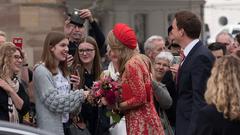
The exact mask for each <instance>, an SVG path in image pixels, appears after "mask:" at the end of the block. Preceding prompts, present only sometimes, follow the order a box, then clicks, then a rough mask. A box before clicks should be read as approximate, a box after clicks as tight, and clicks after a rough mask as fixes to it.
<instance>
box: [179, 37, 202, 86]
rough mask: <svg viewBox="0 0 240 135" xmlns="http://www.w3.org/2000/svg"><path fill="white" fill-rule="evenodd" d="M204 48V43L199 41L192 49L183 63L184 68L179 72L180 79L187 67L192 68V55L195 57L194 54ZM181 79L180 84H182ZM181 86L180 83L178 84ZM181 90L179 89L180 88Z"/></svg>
mask: <svg viewBox="0 0 240 135" xmlns="http://www.w3.org/2000/svg"><path fill="white" fill-rule="evenodd" d="M200 46H202V42H201V41H198V42H197V44H196V45H195V46H194V47H193V48H192V50H191V51H190V52H189V54H188V55H187V57H186V58H185V60H184V62H183V63H182V66H181V68H180V70H179V77H180V78H181V74H182V71H183V69H184V68H186V67H187V66H192V65H189V62H190V60H191V58H192V55H194V53H195V52H196V51H197V49H198V48H199V47H200ZM180 78H179V82H180ZM178 85H179V83H178ZM178 88H179V87H178Z"/></svg>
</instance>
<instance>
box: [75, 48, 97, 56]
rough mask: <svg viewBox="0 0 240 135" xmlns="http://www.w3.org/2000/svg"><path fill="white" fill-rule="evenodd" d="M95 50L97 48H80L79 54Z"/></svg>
mask: <svg viewBox="0 0 240 135" xmlns="http://www.w3.org/2000/svg"><path fill="white" fill-rule="evenodd" d="M93 51H95V49H79V50H78V52H79V54H81V55H82V54H84V52H85V53H88V54H89V53H92V52H93Z"/></svg>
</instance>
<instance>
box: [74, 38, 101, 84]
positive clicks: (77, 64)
mask: <svg viewBox="0 0 240 135" xmlns="http://www.w3.org/2000/svg"><path fill="white" fill-rule="evenodd" d="M84 42H86V43H89V44H91V45H93V46H94V49H95V56H94V59H93V65H92V69H91V71H92V72H91V73H93V74H94V80H98V79H99V77H100V74H101V70H102V66H101V63H100V52H99V49H98V45H97V42H96V40H95V39H94V38H93V37H91V36H87V37H86V38H85V39H83V40H81V41H80V43H79V45H80V44H81V43H84ZM73 61H74V62H73V68H74V69H75V68H77V69H78V72H79V75H80V78H81V82H80V88H84V82H85V78H84V70H85V69H84V63H83V62H82V61H81V59H80V58H79V51H78V50H76V53H75V55H74V60H73Z"/></svg>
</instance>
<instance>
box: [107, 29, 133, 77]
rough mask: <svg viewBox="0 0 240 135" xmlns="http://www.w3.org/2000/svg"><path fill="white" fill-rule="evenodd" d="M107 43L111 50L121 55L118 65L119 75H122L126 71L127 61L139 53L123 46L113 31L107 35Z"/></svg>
mask: <svg viewBox="0 0 240 135" xmlns="http://www.w3.org/2000/svg"><path fill="white" fill-rule="evenodd" d="M107 43H108V44H109V46H110V48H111V49H112V50H115V51H118V53H119V54H120V55H119V56H118V65H119V73H120V75H122V73H123V72H124V70H125V64H126V63H127V61H128V60H129V59H130V58H131V57H132V56H133V55H134V54H136V53H137V50H135V49H130V48H128V47H126V46H125V45H123V44H122V43H121V42H120V41H119V40H118V39H117V38H116V37H115V36H114V34H113V32H112V31H110V32H109V33H108V35H107Z"/></svg>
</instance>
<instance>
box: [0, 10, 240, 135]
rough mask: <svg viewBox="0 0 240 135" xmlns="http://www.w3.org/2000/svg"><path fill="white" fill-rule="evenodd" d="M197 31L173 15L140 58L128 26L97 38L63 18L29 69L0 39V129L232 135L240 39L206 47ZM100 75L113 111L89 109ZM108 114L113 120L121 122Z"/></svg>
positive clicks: (238, 109) (237, 112)
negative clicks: (112, 87)
mask: <svg viewBox="0 0 240 135" xmlns="http://www.w3.org/2000/svg"><path fill="white" fill-rule="evenodd" d="M86 21H88V22H89V25H90V26H91V30H90V31H89V30H88V29H86V27H85V22H86ZM201 26H202V23H201V21H200V19H199V18H198V17H197V15H195V14H194V13H192V12H190V11H179V12H177V13H176V14H175V16H174V20H173V22H172V25H171V26H169V28H168V37H167V39H166V40H165V38H163V37H162V36H160V35H152V36H150V37H149V38H148V39H147V40H146V41H145V43H144V47H143V48H144V54H142V53H141V52H140V49H139V43H138V39H137V36H136V33H135V31H134V30H133V28H131V27H130V26H129V25H128V24H124V23H116V24H115V25H114V26H113V28H112V29H111V30H110V31H109V32H108V34H107V35H106V38H105V35H104V34H103V32H102V31H101V29H100V28H99V26H98V24H97V23H96V21H95V20H94V18H93V15H92V13H91V11H90V10H89V9H82V10H80V11H79V13H78V14H70V16H69V17H68V18H67V20H66V21H65V24H64V29H63V32H56V31H50V32H49V33H48V34H47V35H46V37H45V39H44V44H43V51H42V56H41V60H40V61H39V62H38V63H37V64H36V65H34V67H33V68H30V67H28V66H29V65H28V62H27V57H26V54H25V52H24V50H23V49H22V48H19V47H17V46H15V45H14V44H13V43H11V42H7V39H6V33H4V32H2V31H1V32H0V120H4V121H9V122H11V123H21V124H26V125H29V126H33V127H36V128H40V129H43V130H46V131H48V132H51V133H54V134H57V135H77V134H83V135H110V134H112V135H173V134H176V135H237V134H239V133H240V74H239V73H240V67H239V66H240V34H237V35H236V37H233V36H232V35H231V34H229V33H227V32H221V33H219V34H218V35H217V37H216V42H214V43H211V44H209V45H204V43H205V42H202V41H201V40H200V39H199V37H200V34H201V29H202V28H201ZM87 31H89V32H87ZM102 57H105V59H104V60H105V61H102ZM106 71H107V72H109V73H110V76H111V77H112V78H114V79H116V80H118V82H119V84H120V86H121V94H120V98H121V100H120V102H119V103H118V104H116V105H114V106H111V107H109V106H108V105H107V104H106V103H104V102H103V101H102V100H99V102H98V104H97V105H96V104H92V103H91V101H92V100H93V99H92V98H93V97H92V96H91V93H92V91H91V87H92V86H93V84H94V82H95V81H98V80H99V79H100V78H101V74H102V73H104V72H106ZM109 110H114V112H120V113H121V115H122V117H121V120H120V122H119V123H113V119H112V118H109V117H107V115H106V113H107V112H108V111H109Z"/></svg>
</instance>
